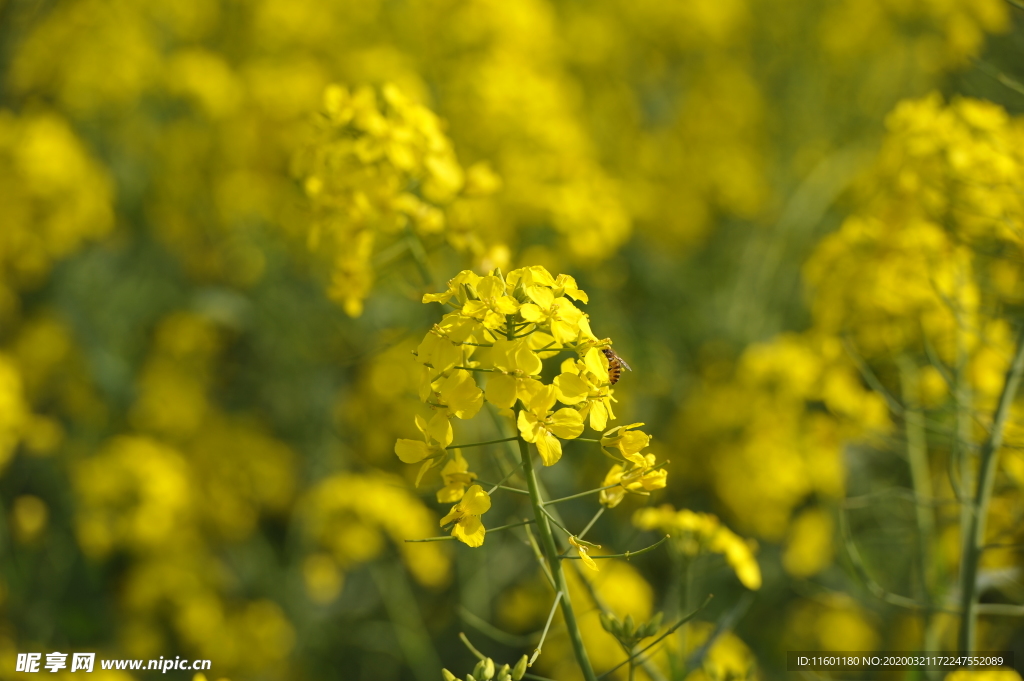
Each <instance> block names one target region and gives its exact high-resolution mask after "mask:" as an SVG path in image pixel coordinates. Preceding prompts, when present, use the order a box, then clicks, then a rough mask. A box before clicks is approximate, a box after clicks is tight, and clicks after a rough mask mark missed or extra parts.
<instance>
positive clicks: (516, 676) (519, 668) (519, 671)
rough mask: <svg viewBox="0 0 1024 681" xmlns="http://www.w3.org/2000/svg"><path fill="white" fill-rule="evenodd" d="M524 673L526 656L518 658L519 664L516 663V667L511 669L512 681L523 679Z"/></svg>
mask: <svg viewBox="0 0 1024 681" xmlns="http://www.w3.org/2000/svg"><path fill="white" fill-rule="evenodd" d="M525 673H526V655H523V656H522V657H521V658H519V662H516V666H515V667H513V668H512V681H519V680H520V679H522V678H523V674H525Z"/></svg>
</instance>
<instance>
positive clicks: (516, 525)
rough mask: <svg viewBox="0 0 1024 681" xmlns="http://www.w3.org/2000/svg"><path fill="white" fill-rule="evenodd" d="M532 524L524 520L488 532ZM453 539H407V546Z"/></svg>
mask: <svg viewBox="0 0 1024 681" xmlns="http://www.w3.org/2000/svg"><path fill="white" fill-rule="evenodd" d="M532 522H534V521H533V520H524V521H522V522H521V523H511V524H509V525H501V526H499V527H491V528H489V529H488V530H487V531H488V532H497V531H498V530H507V529H509V528H512V527H522V526H523V525H529V524H530V523H532ZM452 539H455V537H453V536H451V535H450V534H446V535H443V536H441V537H426V538H425V539H406V540H405V543H406V544H419V543H423V542H428V541H450V540H452Z"/></svg>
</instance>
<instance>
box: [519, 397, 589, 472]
mask: <svg viewBox="0 0 1024 681" xmlns="http://www.w3.org/2000/svg"><path fill="white" fill-rule="evenodd" d="M555 393H556V391H555V387H554V386H551V385H546V386H544V387H542V388H541V389H540V390H539V391H537V394H536V395H535V396H534V397H533V399H531V400H530V403H529V404H528V405H527V408H526V409H524V410H523V411H521V412H519V422H518V424H517V425H518V426H519V432H520V433H521V434H522V436H523V439H524V440H526V441H527V442H533V443H534V444H536V445H537V451H538V452H539V453H540V457H541V460H543V462H544V465H545V466H551V465H554V464H555V463H556V462H557V461H558V460H559V459H560V458H562V443H561V442H560V441H559V439H558V438H562V439H563V440H572V439H574V438H577V437H579V436H580V434H582V433H583V419H582V417H580V413H579V412H578V411H576V410H575V409H571V408H569V407H565V408H563V409H559V410H558V411H556V412H554V413H552V412H551V407H552V406H554V404H555V400H556V395H555Z"/></svg>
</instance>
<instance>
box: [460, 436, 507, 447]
mask: <svg viewBox="0 0 1024 681" xmlns="http://www.w3.org/2000/svg"><path fill="white" fill-rule="evenodd" d="M515 439H516V438H514V437H503V438H501V439H500V440H488V441H487V442H470V443H469V444H468V445H461V444H460V445H448V446H447V447H445V449H466V448H467V447H483V446H484V445H495V444H498V443H499V442H511V441H512V440H515Z"/></svg>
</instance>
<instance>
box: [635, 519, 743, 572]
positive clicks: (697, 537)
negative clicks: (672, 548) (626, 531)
mask: <svg viewBox="0 0 1024 681" xmlns="http://www.w3.org/2000/svg"><path fill="white" fill-rule="evenodd" d="M633 524H634V525H636V526H637V527H639V528H640V529H641V530H659V531H661V532H664V533H666V534H668V535H669V536H671V537H672V538H673V541H674V542H675V544H676V546H677V547H678V549H679V551H680V552H681V553H682V554H683V555H686V556H690V557H693V556H697V555H699V554H701V553H705V552H706V553H718V554H721V555H723V556H725V560H726V562H727V563H728V564H729V567H731V568H732V569H733V571H734V572H735V573H736V576H737V577H738V578H739V580H740V581H741V582H743V586H745V587H747V588H748V589H755V590H756V589H759V588H761V568H760V566H758V564H757V559H756V558H754V552H753V550H752V548H751V545H750V544H749V543H747V542H745V541H743V540H742V539H740V538H739V537H738V536H737V535H736V534H735V533H734V532H733V531H732V530H730V529H729V528H728V527H725V526H724V525H722V523H721V521H719V520H718V518H717V517H715V516H713V515H711V514H710V513H694V512H693V511H689V510H687V509H685V508H684V509H680V510H678V511H676V510H675V509H674V508H673V507H672V506H671V505H669V504H666V505H664V506H661V507H660V508H645V509H641V510H639V511H637V512H636V513H635V514H634V515H633Z"/></svg>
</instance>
